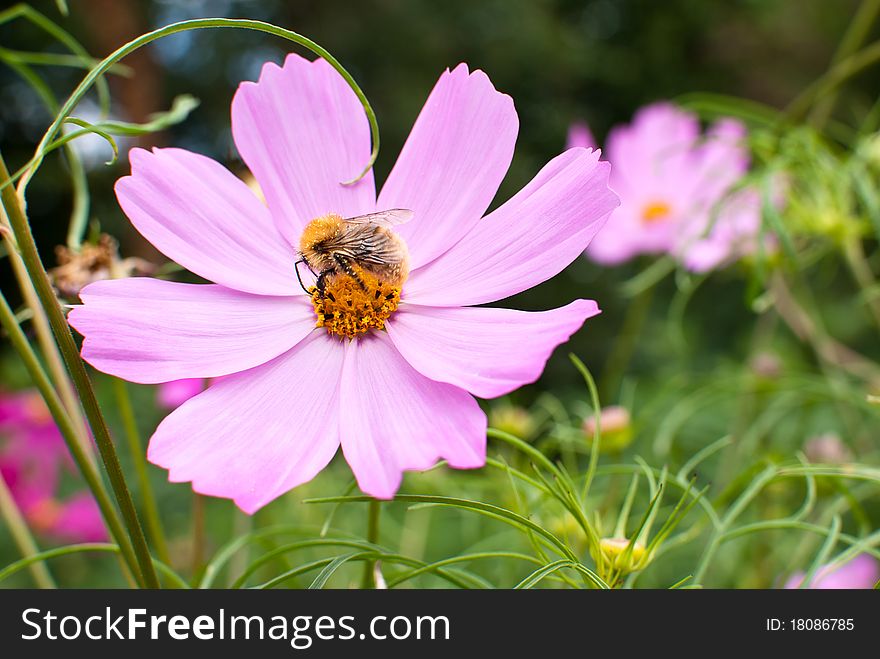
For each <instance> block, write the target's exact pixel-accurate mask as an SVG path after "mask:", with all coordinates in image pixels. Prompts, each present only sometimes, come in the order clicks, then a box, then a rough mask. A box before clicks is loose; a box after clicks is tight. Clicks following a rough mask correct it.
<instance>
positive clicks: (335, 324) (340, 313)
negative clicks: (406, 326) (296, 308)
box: [309, 270, 400, 339]
mask: <svg viewBox="0 0 880 659" xmlns="http://www.w3.org/2000/svg"><path fill="white" fill-rule="evenodd" d="M323 283H324V285H323V291H320V290H318V288H317V286H312V287H311V288H310V289H309V295H311V297H312V306H313V307H314V309H315V314H316V315H317V317H318V319H317V322H316V323H315V326H316V327H323V328H325V329H326V330H327V332H329V333H330V334H335V335H336V336H340V337H345V338H348V339H354V338H356V337H358V336H360V335H362V334H366V333H367V332H368V331H370V330H381V329H385V321H386V320H387V319H388V318H389V317H390V316H391V314H392V313H394V312H395V311H396V310H397V305H398V304H399V303H400V289H399V288H397V287H395V286H392V285H391V284H389V283H388V282H383V281H380V280H379V279H378V278H377V277H376V276H375V275H373V274H371V273H370V272H367V271H365V270H361V271H360V272H359V273H358V279H355V278H354V277H351V276H349V275H347V274H344V273H334V274H331V275H328V276H327V277H325V278H324V282H323Z"/></svg>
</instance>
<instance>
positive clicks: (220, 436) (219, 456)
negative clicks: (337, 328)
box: [147, 330, 345, 513]
mask: <svg viewBox="0 0 880 659" xmlns="http://www.w3.org/2000/svg"><path fill="white" fill-rule="evenodd" d="M344 352H345V351H344V350H343V347H342V345H341V344H340V342H339V341H336V340H334V339H331V338H330V337H329V335H328V334H327V333H326V332H324V331H323V330H319V331H315V332H314V333H313V334H312V335H311V336H310V337H309V338H308V339H306V340H304V341H302V342H301V343H299V344H298V345H297V346H296V347H295V348H294V349H293V350H290V351H289V352H287V353H285V354H283V355H281V356H280V357H277V358H276V359H274V360H272V361H271V362H269V363H267V364H263V365H262V366H258V367H256V368H254V369H252V370H250V371H246V372H244V373H237V374H235V375H231V376H229V377H227V378H223V379H222V380H219V381H216V382H214V383H212V384H211V386H210V387H209V388H208V390H207V391H205V392H204V393H201V394H199V395H198V396H196V397H195V398H191V399H190V400H188V401H187V402H186V403H184V404H183V405H182V406H180V407H179V408H177V410H175V411H174V412H172V413H171V414H170V415H169V416H168V417H167V418H166V419H165V420H164V421H163V422H162V423H161V424H160V425H159V427H158V428H157V429H156V432H155V434H154V435H153V437H152V439H151V440H150V446H149V449H148V451H147V457H148V458H149V460H150V462H152V463H154V464H156V465H159V466H160V467H164V468H165V469H168V470H169V474H168V479H169V480H170V481H171V482H174V483H179V482H184V481H192V487H193V490H195V491H196V492H199V493H201V494H207V495H210V496H216V497H226V498H229V499H233V500H234V501H235V503H236V504H237V505H238V507H239V508H241V509H242V510H244V511H245V512H247V513H253V512H255V511H256V510H258V509H259V508H261V507H262V506H264V505H266V504H267V503H269V502H270V501H272V500H273V499H275V498H276V497H278V496H280V495H282V494H284V493H285V492H287V491H288V490H290V489H292V488H294V487H296V486H297V485H300V484H302V483H305V482H306V481H309V480H311V479H312V478H314V477H315V475H316V474H317V473H318V472H319V471H321V470H322V469H323V468H324V467H325V466H326V465H327V463H328V462H330V460H331V459H332V458H333V455H334V454H335V453H336V449H337V448H338V447H339V433H338V429H337V418H338V415H339V412H338V409H339V394H338V389H339V380H340V376H341V373H342V362H343V355H344Z"/></svg>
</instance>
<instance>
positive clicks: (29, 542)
mask: <svg viewBox="0 0 880 659" xmlns="http://www.w3.org/2000/svg"><path fill="white" fill-rule="evenodd" d="M0 514H2V515H3V519H5V520H6V524H7V526H9V531H10V533H11V534H12V540H13V541H14V542H15V544H16V545H18V550H19V551H20V552H21V556H22V558H29V557H31V556H36V555H37V554H38V553H39V551H40V549H39V548H38V547H37V543H36V541H35V540H34V536H33V535H31V531H30V529H29V528H28V525H27V522H25V521H24V516H23V515H22V514H21V510H20V509H19V507H18V506H17V505H16V503H15V499H14V498H13V497H12V492H10V491H9V486H8V485H6V479H5V478H3V474H0ZM30 570H31V574H32V575H33V577H34V581H35V582H36V583H37V586H39V587H40V588H57V586H56V585H55V580H54V579H53V578H52V575H51V574H49V569H48V568H47V567H46V566H45V565H44V564H43V563H32V564H31V565H30Z"/></svg>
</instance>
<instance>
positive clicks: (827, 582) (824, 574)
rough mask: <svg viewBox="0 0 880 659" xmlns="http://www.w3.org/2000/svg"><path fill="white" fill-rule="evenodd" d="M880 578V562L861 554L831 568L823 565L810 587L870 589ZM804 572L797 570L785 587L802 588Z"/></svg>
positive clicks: (821, 588)
mask: <svg viewBox="0 0 880 659" xmlns="http://www.w3.org/2000/svg"><path fill="white" fill-rule="evenodd" d="M878 579H880V563H878V562H877V559H876V558H874V557H873V556H871V555H870V554H859V555H858V556H856V557H855V558H853V559H852V560H850V561H849V562H848V563H844V564H843V565H841V566H839V567H837V568H834V569H831V567H830V566H828V565H826V566H824V567H822V568H821V569H820V570H819V571H818V573H817V574H816V576H815V577H814V579H813V583H811V584H810V585H809V586H808V588H812V589H817V590H839V589H868V588H873V587H874V584H876V583H877V581H878ZM803 580H804V573H803V572H796V573H795V574H793V575H792V576H791V578H789V580H788V581H786V582H785V586H784V588H788V589H791V588H800V587H801V583H803Z"/></svg>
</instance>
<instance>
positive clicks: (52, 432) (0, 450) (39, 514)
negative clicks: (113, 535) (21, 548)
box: [0, 391, 107, 542]
mask: <svg viewBox="0 0 880 659" xmlns="http://www.w3.org/2000/svg"><path fill="white" fill-rule="evenodd" d="M0 440H2V441H0V474H2V475H3V478H4V480H5V481H6V484H7V485H8V486H9V489H10V491H11V492H12V496H13V498H14V499H15V502H16V504H17V505H18V507H19V508H20V509H21V511H22V513H23V514H24V516H25V519H26V520H27V521H28V523H29V524H30V525H31V527H33V528H34V530H36V531H37V532H39V533H42V534H45V535H49V536H52V537H54V538H57V539H60V540H65V541H71V542H89V541H101V540H106V539H107V530H106V528H105V527H104V523H103V520H102V518H101V514H100V510H99V509H98V506H97V504H96V503H95V500H94V499H93V498H92V496H91V494H90V493H88V492H79V493H75V494H73V495H71V496H70V497H69V498H68V499H66V500H64V499H61V498H59V496H58V490H59V487H60V481H61V468H62V467H66V468H67V469H69V470H70V471H72V467H73V463H72V460H71V459H70V454H69V453H68V451H67V446H66V445H65V444H64V439H63V438H62V437H61V433H60V432H59V431H58V427H57V426H56V425H55V422H54V421H53V420H52V417H51V415H50V414H49V410H48V409H46V406H45V404H44V403H43V400H42V399H41V398H40V396H39V394H37V393H36V392H34V391H25V392H17V393H5V394H0Z"/></svg>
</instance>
